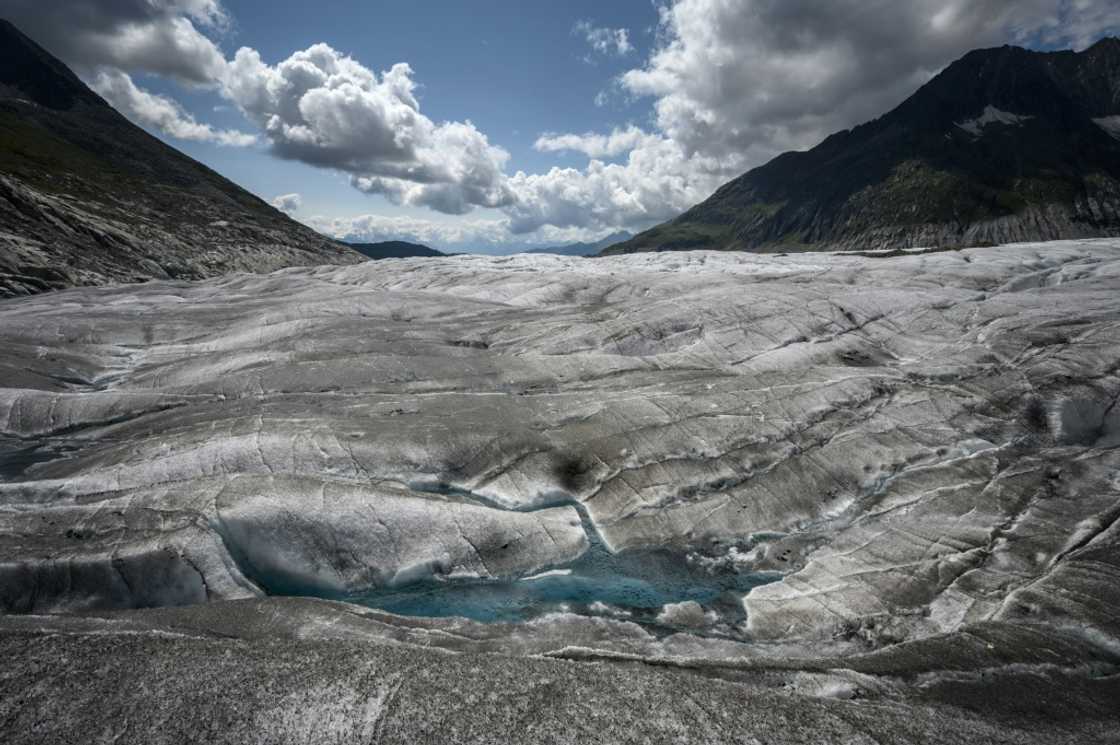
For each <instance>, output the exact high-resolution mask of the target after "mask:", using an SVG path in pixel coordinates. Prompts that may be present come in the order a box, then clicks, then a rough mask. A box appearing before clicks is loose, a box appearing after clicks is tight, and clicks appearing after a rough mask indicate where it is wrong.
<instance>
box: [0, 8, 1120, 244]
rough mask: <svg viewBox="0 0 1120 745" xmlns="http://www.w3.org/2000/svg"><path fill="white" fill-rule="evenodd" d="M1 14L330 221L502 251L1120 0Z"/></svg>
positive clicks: (1111, 30) (201, 150)
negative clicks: (971, 54) (973, 54)
mask: <svg viewBox="0 0 1120 745" xmlns="http://www.w3.org/2000/svg"><path fill="white" fill-rule="evenodd" d="M0 9H2V10H3V12H4V14H5V15H7V17H9V18H10V19H11V20H13V21H14V22H16V24H17V25H19V26H21V27H22V28H23V29H24V30H25V31H26V32H27V33H28V34H29V35H31V36H32V38H35V39H36V40H37V41H39V42H40V43H41V44H43V45H44V46H45V47H46V48H47V49H48V50H50V51H52V52H53V53H54V54H56V55H58V56H59V57H61V58H62V59H63V60H64V61H65V62H67V63H68V64H70V65H71V66H72V67H73V68H74V69H75V71H76V72H77V73H78V74H79V75H80V76H82V77H83V79H85V80H86V81H87V82H88V83H90V85H91V86H92V87H93V88H94V89H95V90H97V91H98V92H99V93H101V94H102V95H103V96H104V97H105V98H106V99H107V100H109V102H110V103H111V104H113V105H114V106H115V107H116V108H117V109H118V110H120V111H121V112H122V113H123V114H125V115H126V116H128V117H129V118H131V119H132V120H133V121H135V122H136V123H137V124H139V125H141V126H143V127H145V128H147V129H148V130H149V131H151V132H153V133H154V134H156V135H157V136H160V137H162V138H163V139H164V140H165V141H167V142H168V143H170V144H172V145H173V146H175V147H177V148H179V149H181V150H183V151H185V152H187V153H188V154H190V155H192V156H193V157H195V158H197V159H199V160H201V161H203V162H204V163H206V164H208V165H210V166H211V167H213V168H214V169H216V170H217V171H219V172H221V173H223V174H225V175H226V176H228V177H229V178H231V179H232V180H234V181H236V182H238V183H240V184H241V185H243V186H245V187H246V188H248V189H250V190H251V191H253V192H255V193H256V194H258V195H259V196H261V197H262V198H264V199H266V200H269V201H274V200H275V201H274V203H275V204H277V205H278V206H280V207H282V208H283V209H285V210H286V211H288V212H289V213H290V214H291V215H292V216H293V217H294V218H296V219H299V220H301V221H303V222H305V223H307V224H309V225H311V226H312V227H315V228H316V229H318V230H321V231H323V232H325V233H328V234H330V235H334V236H336V237H339V238H344V239H351V240H367V241H372V240H385V239H405V240H417V241H419V242H423V243H427V244H428V245H433V246H436V247H439V248H445V249H451V250H482V251H492V252H507V251H511V250H514V249H516V248H519V247H523V246H527V245H540V244H548V243H564V242H570V241H574V240H594V239H597V238H600V237H602V236H603V235H606V234H608V233H613V232H615V231H618V230H621V229H625V230H630V231H639V230H642V229H644V228H646V227H649V226H651V225H653V224H656V223H658V222H661V221H663V220H666V219H670V218H672V217H673V216H675V215H677V214H679V213H680V212H682V211H683V210H685V209H687V208H688V207H690V206H691V205H693V204H695V203H697V202H699V201H701V200H702V199H704V198H705V197H707V196H708V195H709V194H710V193H711V192H712V191H713V190H714V189H715V188H717V187H718V186H719V185H721V184H722V183H725V182H726V181H728V180H730V179H731V178H734V177H735V176H737V175H739V174H740V173H742V172H744V171H745V170H747V169H749V168H751V167H753V166H757V165H760V164H762V163H764V162H765V161H767V160H768V159H769V158H771V157H773V156H774V155H777V154H778V153H780V152H783V151H785V150H789V149H804V148H808V147H811V146H812V145H814V144H816V142H818V141H820V139H822V138H823V137H824V136H826V135H828V134H829V133H831V132H834V131H836V130H838V129H842V128H845V127H850V126H853V125H855V124H858V123H860V122H863V121H866V120H868V119H870V118H873V117H875V116H878V115H880V114H882V113H884V112H885V111H887V110H889V109H890V108H892V107H893V106H895V105H897V104H898V103H899V102H901V101H902V100H903V99H905V98H906V97H907V96H908V95H910V94H911V93H913V91H914V90H916V89H917V88H918V87H919V86H921V85H922V84H923V83H925V82H926V81H928V80H929V79H930V78H931V77H932V76H933V75H935V74H937V72H939V71H940V70H941V69H943V68H944V67H945V66H946V65H947V64H949V63H951V62H952V61H953V60H954V59H956V58H958V57H960V56H961V55H962V54H964V53H965V52H967V51H969V50H971V49H975V48H978V47H987V46H996V45H1000V44H1005V43H1014V44H1022V45H1026V46H1031V47H1035V48H1043V49H1051V48H1074V49H1081V48H1084V47H1086V46H1088V45H1089V44H1091V43H1093V42H1094V41H1095V40H1097V39H1099V38H1100V37H1101V36H1104V35H1106V34H1115V33H1117V31H1118V30H1120V3H1117V2H1115V0H832V1H831V2H828V3H822V2H819V0H782V2H775V1H774V0H653V2H651V1H650V0H615V1H614V2H611V3H602V2H589V1H588V0H571V1H570V2H564V3H553V2H549V3H532V2H500V1H498V0H474V1H473V2H465V1H456V0H446V1H440V2H436V1H434V0H433V1H432V2H426V3H410V4H402V3H389V2H368V1H363V0H333V1H332V2H318V3H310V2H296V1H294V0H293V1H290V2H264V1H263V0H51V2H49V3H43V2H42V0H0ZM978 113H979V112H978ZM280 197H283V198H282V199H280Z"/></svg>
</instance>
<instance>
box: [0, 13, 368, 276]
mask: <svg viewBox="0 0 1120 745" xmlns="http://www.w3.org/2000/svg"><path fill="white" fill-rule="evenodd" d="M358 261H362V257H361V256H359V255H358V254H356V253H355V252H353V251H351V250H350V249H349V248H347V247H346V246H344V245H342V244H340V243H337V242H335V241H332V240H329V239H327V238H325V237H323V236H321V235H319V234H318V233H316V232H314V231H313V230H311V229H310V228H307V227H305V226H303V225H301V224H299V223H297V222H295V221H294V220H292V219H290V218H288V217H287V216H286V215H284V214H283V213H281V212H279V211H278V210H276V209H274V208H272V207H271V206H269V205H268V204H266V203H265V202H263V201H262V200H260V199H258V198H257V197H255V196H253V195H252V194H250V193H248V192H247V191H245V190H244V189H241V188H240V187H238V186H237V185H236V184H233V183H232V182H230V181H228V180H226V179H225V178H223V177H221V176H219V175H218V174H217V173H215V172H213V171H211V170H210V169H209V168H207V167H205V166H203V165H202V164H201V163H198V162H197V161H194V160H192V159H191V158H188V157H187V156H185V155H183V154H182V153H180V152H178V151H176V150H175V149H173V148H171V147H169V146H167V145H165V144H163V143H162V142H160V141H159V140H158V139H156V138H155V137H152V136H151V135H149V134H147V133H146V132H144V131H143V130H141V129H140V128H139V127H136V126H135V125H133V124H131V123H130V122H129V121H128V120H126V119H125V118H124V117H123V116H121V115H120V114H118V113H117V112H116V111H114V110H113V109H112V108H111V107H110V106H109V105H108V104H107V103H106V102H105V101H104V100H103V99H102V98H100V97H99V96H98V95H97V94H95V93H94V92H93V91H91V90H90V89H89V88H88V87H86V85H85V84H83V83H82V82H81V81H80V80H79V79H78V78H77V77H76V76H75V75H74V74H73V73H72V72H71V71H70V70H69V69H67V68H66V66H65V65H63V64H62V63H61V62H59V61H58V60H57V59H55V58H54V57H52V56H51V55H50V54H49V53H48V52H46V51H45V50H43V49H42V48H40V47H39V46H38V45H36V44H35V43H34V42H33V41H31V40H30V39H28V38H27V37H26V36H24V35H23V34H22V33H21V32H20V31H19V30H18V29H16V28H15V27H14V26H13V25H11V24H10V23H8V22H6V21H3V20H0V297H3V296H5V295H18V294H25V293H34V292H39V291H42V290H46V289H53V288H58V287H66V286H71V285H88V284H104V283H106V282H119V281H137V280H144V279H152V278H179V279H197V278H202V277H212V276H215V275H219V274H225V273H228V272H234V271H249V272H257V271H270V270H274V269H278V268H281V267H286V266H296V265H311V264H331V263H334V264H348V263H356V262H358Z"/></svg>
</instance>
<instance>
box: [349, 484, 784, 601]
mask: <svg viewBox="0 0 1120 745" xmlns="http://www.w3.org/2000/svg"><path fill="white" fill-rule="evenodd" d="M567 504H572V506H574V507H575V508H576V509H577V510H578V511H579V513H580V519H581V521H582V523H583V527H584V530H585V531H586V533H587V536H588V538H589V541H590V547H589V549H588V550H587V551H586V552H585V553H584V554H583V555H582V556H581V557H579V558H578V559H576V560H575V561H573V562H570V563H568V564H565V565H561V566H558V567H555V568H554V572H553V573H544V576H536V577H530V578H522V579H502V580H478V579H445V580H428V581H423V582H417V583H414V584H410V585H405V586H401V587H394V588H387V589H378V590H373V591H369V592H361V593H354V594H351V595H348V596H346V597H345V599H346V600H347V601H349V602H352V603H357V604H360V605H365V606H368V607H371V608H379V609H381V610H385V611H389V612H391V613H397V614H400V615H407V616H428V617H440V616H462V617H465V618H470V619H473V620H476V621H485V622H493V621H506V622H516V621H526V620H530V619H532V618H534V617H537V616H540V615H543V614H545V613H549V612H553V611H557V610H566V611H571V612H575V613H593V612H594V609H593V608H591V607H590V606H592V604H594V603H605V604H607V605H609V606H612V607H613V608H615V609H618V610H622V611H625V612H627V613H628V614H629V617H630V618H631V619H633V620H635V621H639V622H647V623H651V622H653V621H654V618H655V617H656V615H657V613H658V612H659V611H660V610H661V606H663V605H665V604H666V603H679V602H682V601H685V600H694V601H696V602H698V603H700V604H701V605H702V606H704V608H705V609H707V610H714V611H716V612H717V613H719V615H720V617H721V618H722V619H723V620H726V621H731V622H736V621H739V620H741V619H742V617H743V610H742V605H741V598H742V596H743V595H744V594H746V592H747V591H749V590H750V589H751V588H753V587H757V586H758V585H762V584H766V583H768V582H772V581H774V580H776V579H778V576H777V575H775V574H772V573H765V574H759V573H749V572H738V571H735V570H733V569H731V568H727V567H723V568H718V569H714V570H713V569H708V568H705V567H702V566H698V565H697V564H695V563H694V562H690V561H689V560H688V557H687V554H686V552H685V551H683V550H675V549H665V548H655V549H631V550H627V551H622V552H619V553H617V554H615V553H611V552H610V551H609V550H608V549H607V548H606V546H605V545H604V544H603V541H602V540H601V539H600V537H599V535H598V532H597V531H596V529H595V526H594V524H593V523H592V522H591V520H590V519H589V517H588V516H587V512H586V510H585V509H584V507H583V505H581V504H578V503H573V502H569V503H567ZM550 506H556V505H550ZM555 570H559V571H555Z"/></svg>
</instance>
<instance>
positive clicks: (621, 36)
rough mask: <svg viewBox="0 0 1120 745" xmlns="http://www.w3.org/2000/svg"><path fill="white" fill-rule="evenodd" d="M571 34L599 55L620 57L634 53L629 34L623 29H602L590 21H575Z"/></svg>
mask: <svg viewBox="0 0 1120 745" xmlns="http://www.w3.org/2000/svg"><path fill="white" fill-rule="evenodd" d="M572 33H574V34H576V35H577V36H580V37H582V38H583V39H584V41H586V42H587V43H588V45H590V47H591V48H592V49H593V50H594V51H596V52H598V53H599V54H605V55H617V56H619V57H621V56H623V55H627V54H629V53H630V52H633V51H634V46H633V45H632V44H631V43H630V32H629V31H627V30H626V29H624V28H604V27H601V26H595V25H594V24H592V23H591V22H590V21H577V22H576V25H575V26H574V27H573V28H572Z"/></svg>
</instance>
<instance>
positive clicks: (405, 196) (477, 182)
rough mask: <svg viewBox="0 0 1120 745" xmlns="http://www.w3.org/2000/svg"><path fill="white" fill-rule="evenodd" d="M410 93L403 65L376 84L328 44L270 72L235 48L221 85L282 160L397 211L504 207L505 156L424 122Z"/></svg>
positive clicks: (458, 126) (507, 197) (456, 126)
mask: <svg viewBox="0 0 1120 745" xmlns="http://www.w3.org/2000/svg"><path fill="white" fill-rule="evenodd" d="M415 86H416V84H415V82H414V81H413V79H412V69H411V68H410V67H409V66H408V65H407V64H405V63H398V64H396V65H393V66H392V67H391V68H390V69H389V70H387V71H385V72H382V73H380V74H377V73H375V72H373V71H372V70H370V69H368V68H366V67H364V66H363V65H361V64H360V63H358V62H357V61H356V60H354V59H353V58H351V57H348V56H346V55H344V54H342V53H340V52H338V51H336V50H334V49H332V48H331V47H329V46H328V45H326V44H315V45H314V46H312V47H309V48H308V49H306V50H303V51H300V52H296V53H294V54H292V55H291V56H290V57H288V59H286V60H284V61H282V62H280V63H279V64H277V65H268V64H266V63H265V62H263V61H262V60H261V57H260V54H258V53H257V52H256V51H255V50H253V49H249V48H242V49H240V50H238V52H237V54H236V56H235V57H234V59H233V62H232V63H231V64H230V66H229V70H228V72H227V74H226V77H225V79H224V81H223V91H224V94H225V95H226V96H228V97H229V98H230V100H232V101H233V102H234V103H236V104H237V105H238V106H239V107H240V108H241V110H242V111H243V112H244V113H245V115H246V116H248V117H249V118H250V119H251V120H252V121H254V122H256V123H257V124H258V125H259V126H260V127H261V129H262V130H263V131H264V134H265V136H266V137H267V138H268V140H269V142H270V143H271V145H272V150H273V152H275V153H276V154H277V155H279V156H280V157H283V158H289V159H292V160H300V161H303V162H305V163H310V164H312V165H316V166H324V167H329V168H335V169H338V170H340V171H343V172H346V173H349V174H350V175H351V177H352V178H351V183H352V184H353V185H354V186H355V187H356V188H358V189H360V190H362V191H364V192H368V193H378V194H384V195H385V196H386V197H388V198H389V199H390V200H392V201H394V202H396V203H398V204H408V205H423V206H426V207H430V208H432V209H435V210H438V211H440V212H446V213H451V214H463V213H465V212H468V211H470V210H471V209H473V208H474V207H476V206H480V207H501V206H505V205H507V204H509V203H510V202H511V201H512V199H513V195H512V194H511V193H510V191H509V189H508V188H507V186H506V183H505V176H504V174H503V169H504V168H505V164H506V161H507V160H508V159H509V154H508V153H507V152H506V151H505V150H503V149H502V148H500V147H497V146H494V145H491V144H490V142H489V140H488V139H487V138H486V135H484V134H482V133H481V132H480V131H478V129H477V128H476V127H475V126H474V125H473V124H471V123H470V122H469V121H465V122H442V123H439V124H437V123H435V122H433V121H432V120H431V119H429V118H428V117H426V116H425V115H424V114H422V113H421V111H420V105H419V103H418V102H417V100H416V97H415V95H414V94H413V91H414V89H415Z"/></svg>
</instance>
